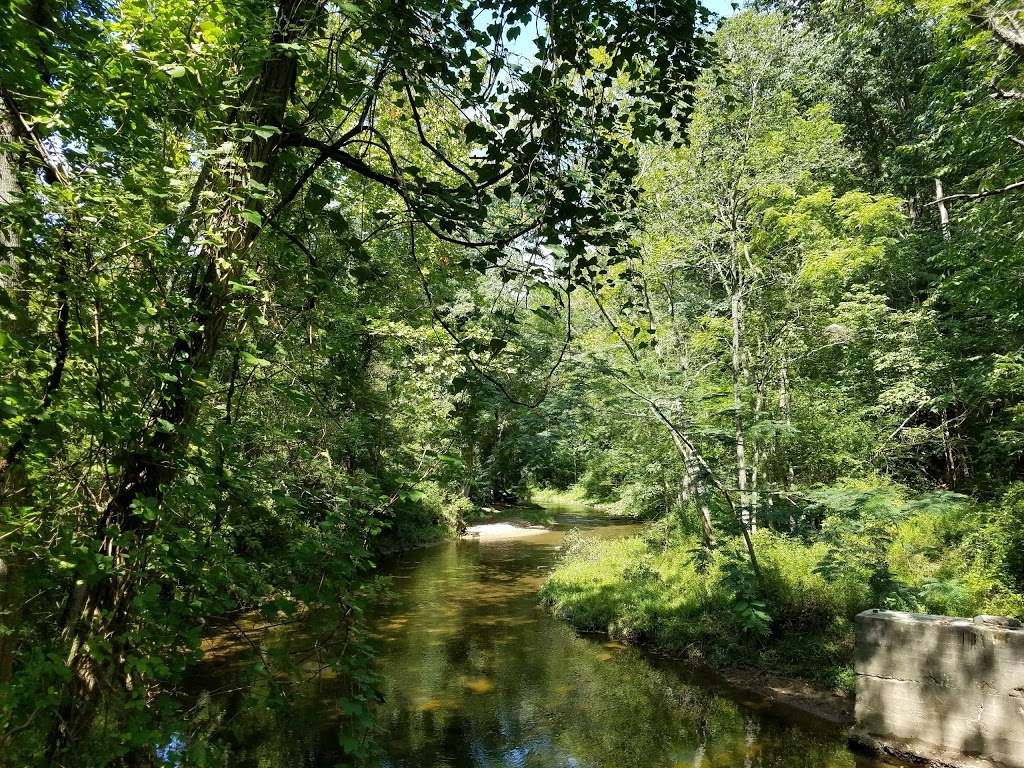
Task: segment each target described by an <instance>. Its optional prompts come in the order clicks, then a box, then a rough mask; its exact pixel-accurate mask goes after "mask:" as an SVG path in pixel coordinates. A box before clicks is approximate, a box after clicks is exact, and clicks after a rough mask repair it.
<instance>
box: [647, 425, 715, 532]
mask: <svg viewBox="0 0 1024 768" xmlns="http://www.w3.org/2000/svg"><path fill="white" fill-rule="evenodd" d="M655 415H656V416H658V418H659V420H660V421H665V419H664V417H663V416H662V415H661V414H658V413H657V412H656V413H655ZM666 426H668V427H669V434H670V435H671V436H672V443H673V445H675V447H676V451H677V452H678V453H679V457H680V458H681V459H682V460H683V483H684V485H685V488H686V495H687V496H688V497H689V498H691V499H693V503H694V506H695V507H696V508H697V513H698V515H699V517H700V526H701V545H702V546H703V547H704V549H705V550H706V551H709V552H710V551H711V550H712V549H714V548H715V529H714V526H713V525H712V523H711V508H710V507H709V506H708V494H707V489H706V488H705V487H704V483H703V481H702V480H701V473H700V464H699V462H698V461H697V457H696V456H695V455H694V452H693V450H692V449H691V448H690V446H689V445H687V443H686V441H685V440H683V438H682V436H681V435H680V434H679V431H678V427H675V426H674V425H669V424H666Z"/></svg>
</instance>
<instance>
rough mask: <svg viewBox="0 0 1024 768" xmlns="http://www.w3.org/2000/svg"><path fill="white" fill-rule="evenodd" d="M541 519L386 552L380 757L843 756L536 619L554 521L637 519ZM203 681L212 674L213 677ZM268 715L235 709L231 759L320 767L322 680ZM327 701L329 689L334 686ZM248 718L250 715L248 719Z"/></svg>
mask: <svg viewBox="0 0 1024 768" xmlns="http://www.w3.org/2000/svg"><path fill="white" fill-rule="evenodd" d="M552 511H553V519H550V520H549V521H548V522H549V523H550V525H549V527H550V531H549V532H546V533H542V534H539V535H537V534H533V535H530V536H526V537H523V538H520V539H507V538H506V539H502V540H495V541H486V540H462V541H458V542H448V543H445V544H442V545H439V546H436V547H432V548H429V549H424V550H419V551H416V552H411V553H407V554H405V555H402V556H399V557H395V558H393V559H391V560H390V561H389V562H388V563H387V564H385V565H384V566H383V570H384V571H385V572H386V573H387V574H388V575H390V576H391V577H392V580H393V581H392V586H393V591H394V596H393V599H392V600H391V601H389V603H388V604H387V605H386V606H384V607H382V608H381V609H380V610H379V612H378V613H377V614H376V615H374V616H372V617H370V618H371V625H372V627H373V631H374V640H373V644H374V648H375V651H376V653H377V654H378V662H379V669H380V672H381V675H382V678H383V692H384V698H385V701H384V703H383V704H382V705H381V706H380V707H379V709H378V713H377V718H378V729H379V733H380V744H381V745H382V750H383V758H382V761H381V764H382V765H383V766H387V767H388V768H399V767H402V768H427V767H431V766H450V767H451V768H457V767H458V768H461V767H462V766H466V767H469V766H473V767H474V768H485V767H486V768H489V767H491V766H493V767H494V768H498V767H499V766H500V767H502V768H504V767H506V766H507V767H509V768H512V767H517V768H518V767H520V766H521V767H523V768H528V767H533V766H538V767H539V766H544V767H545V768H547V767H551V768H554V767H555V766H558V767H562V766H565V767H569V766H579V767H580V768H582V767H583V766H594V767H595V768H596V767H597V766H607V767H608V768H630V767H632V766H635V767H636V768H640V767H641V766H643V767H644V768H653V767H655V766H666V768H674V767H676V766H678V767H683V766H685V767H686V768H691V767H692V768H719V767H720V768H740V767H744V768H747V767H749V768H776V767H777V768H854V766H860V767H862V768H863V767H864V766H868V765H872V764H871V763H868V762H866V761H865V760H864V758H860V757H855V756H854V755H853V754H852V753H851V752H849V751H848V749H847V748H846V738H845V730H844V729H843V728H841V727H840V726H835V725H828V724H823V723H822V722H819V721H817V720H815V719H814V718H812V717H811V716H809V715H801V714H799V713H789V714H788V715H785V714H780V712H779V711H778V710H774V709H765V708H762V707H759V706H758V705H757V703H756V702H743V701H740V700H739V699H738V698H737V697H736V696H734V695H732V694H729V693H728V692H727V691H725V690H723V689H721V688H719V687H717V686H715V685H713V684H712V685H709V684H708V682H707V681H706V680H700V679H698V678H696V677H694V676H693V675H692V674H689V675H688V674H687V673H686V672H685V671H681V670H680V669H678V668H677V667H675V666H674V665H672V664H668V663H664V662H661V661H657V662H655V661H652V660H651V659H650V658H649V657H647V656H646V655H645V654H644V653H643V652H642V651H640V650H638V649H636V648H631V647H627V646H624V645H621V644H619V643H615V642H610V641H608V640H606V639H601V638H596V637H581V636H579V635H577V634H576V633H574V632H573V631H572V630H571V629H570V628H569V627H568V626H567V625H565V624H563V623H561V622H559V621H556V620H554V619H553V618H551V617H550V616H548V615H547V614H546V613H545V612H544V610H543V609H542V608H540V607H539V606H538V604H537V598H536V593H537V589H538V588H539V586H540V584H541V583H542V581H543V579H544V578H545V576H546V574H547V573H548V572H549V571H550V570H551V569H552V568H553V567H554V565H555V563H556V561H557V557H558V549H559V546H560V543H561V541H562V539H563V538H564V536H565V533H566V531H568V530H569V529H571V528H578V529H581V530H583V531H584V533H583V535H585V536H622V535H625V534H628V533H630V532H631V531H633V530H635V528H636V526H632V525H623V524H621V523H617V522H613V521H610V520H609V519H607V518H604V517H602V516H600V515H595V514H594V513H593V512H591V511H588V510H586V509H585V508H554V509H553V510H552ZM213 679H214V678H213V677H211V683H212V681H213ZM310 685H311V686H312V687H311V688H310V690H308V691H305V692H304V694H303V696H302V697H301V698H300V699H298V700H296V701H295V702H294V706H293V707H292V708H291V709H290V710H289V711H288V712H285V713H279V714H280V715H281V716H279V717H273V716H272V715H266V714H264V713H259V712H244V711H243V712H235V713H234V714H232V715H230V716H232V717H236V718H238V727H239V728H242V729H245V730H246V733H248V734H249V737H250V739H251V741H250V744H251V746H250V747H248V748H246V749H244V750H241V751H236V752H235V753H233V755H232V758H233V759H232V760H231V761H230V762H231V763H232V764H237V765H256V764H259V765H265V766H278V765H280V766H286V765H287V766H296V765H306V766H317V767H319V766H333V765H336V764H337V763H338V761H339V759H340V750H339V748H338V746H337V744H338V733H337V723H336V721H335V720H334V719H332V716H331V712H332V704H331V702H332V700H333V698H332V693H333V692H332V690H331V685H330V681H329V680H327V681H324V680H317V681H315V682H311V684H310ZM335 698H336V697H335ZM251 717H255V718H256V719H257V721H258V722H260V723H261V725H259V726H256V727H251V726H248V725H246V724H245V723H246V719H247V718H251Z"/></svg>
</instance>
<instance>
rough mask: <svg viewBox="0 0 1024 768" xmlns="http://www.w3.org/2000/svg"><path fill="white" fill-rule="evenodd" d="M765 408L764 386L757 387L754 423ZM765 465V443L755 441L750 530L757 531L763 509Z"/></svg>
mask: <svg viewBox="0 0 1024 768" xmlns="http://www.w3.org/2000/svg"><path fill="white" fill-rule="evenodd" d="M763 406H764V384H763V383H759V384H758V385H757V396H756V397H755V398H754V423H755V424H757V423H758V421H760V419H761V410H762V408H763ZM763 463H764V446H763V441H761V440H759V439H755V440H754V461H753V465H752V466H751V468H750V530H752V531H754V530H757V522H758V521H757V517H758V512H759V511H760V507H761V498H760V492H759V489H758V483H759V482H760V480H761V466H762V465H763Z"/></svg>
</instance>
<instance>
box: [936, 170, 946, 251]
mask: <svg viewBox="0 0 1024 768" xmlns="http://www.w3.org/2000/svg"><path fill="white" fill-rule="evenodd" d="M944 197H945V194H944V193H943V191H942V179H940V178H939V177H938V176H936V177H935V202H936V205H937V207H938V209H939V226H940V227H941V228H942V239H943V240H949V208H948V207H947V205H946V201H945V200H944V199H943V198H944Z"/></svg>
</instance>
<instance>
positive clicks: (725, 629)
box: [540, 528, 869, 708]
mask: <svg viewBox="0 0 1024 768" xmlns="http://www.w3.org/2000/svg"><path fill="white" fill-rule="evenodd" d="M755 544H756V546H757V549H758V555H759V558H760V559H761V561H762V569H763V571H764V574H765V582H766V584H765V588H766V590H767V593H768V594H767V597H766V598H755V597H751V596H750V593H751V591H752V585H751V584H749V583H745V582H742V581H740V580H739V579H738V578H737V567H736V565H735V564H736V562H737V554H738V553H737V552H735V551H733V548H731V547H730V546H729V545H726V546H723V547H722V548H721V550H720V551H718V552H716V553H715V554H714V555H713V556H712V557H711V558H710V559H709V560H708V561H707V562H705V563H703V567H701V566H700V564H698V563H697V562H696V559H695V549H696V542H694V541H692V540H690V539H689V538H685V537H684V538H679V537H675V536H673V535H671V534H666V533H665V532H664V531H662V530H660V529H657V528H652V529H649V530H648V531H647V532H646V533H644V534H641V535H638V536H633V537H629V538H625V539H621V540H617V541H608V542H587V541H582V540H580V541H576V540H572V539H570V540H569V542H568V544H567V546H566V547H565V549H564V552H563V559H562V561H561V563H560V564H559V566H558V568H556V570H555V571H554V572H553V573H552V574H551V575H550V577H549V578H548V580H547V581H546V582H545V584H544V586H543V587H542V589H541V592H540V597H541V601H542V602H543V603H544V604H545V605H546V606H547V607H548V608H549V610H550V611H551V612H552V613H553V614H554V615H555V616H557V617H559V618H561V619H563V620H565V621H567V622H569V623H570V624H571V625H573V626H574V627H575V628H576V629H579V630H584V631H598V632H606V633H607V634H608V635H609V636H610V637H611V638H613V639H616V640H620V641H623V642H627V643H634V644H638V645H641V646H644V647H647V648H650V649H652V650H654V651H655V652H657V653H659V654H663V655H665V656H669V657H672V658H679V659H685V660H687V661H688V662H690V663H695V664H700V665H706V666H708V667H710V668H712V669H715V670H716V671H719V672H720V673H722V674H723V675H726V676H728V677H732V678H734V679H735V680H736V681H737V682H740V681H743V680H746V681H747V685H745V686H744V687H753V688H757V689H764V690H769V689H778V690H780V691H781V690H783V689H786V690H790V691H798V690H802V683H806V684H808V685H811V686H813V687H814V690H815V691H819V692H822V693H825V692H831V693H832V694H834V695H836V696H838V697H843V696H848V695H849V694H850V692H851V691H852V688H853V679H854V678H853V670H852V655H853V625H852V621H851V619H852V617H853V616H854V615H855V614H856V613H857V612H858V611H859V610H862V609H863V607H866V605H865V604H866V602H867V601H868V600H869V595H868V594H867V592H866V590H864V589H861V588H860V585H858V584H857V583H856V582H854V581H851V580H843V579H835V580H831V581H826V579H825V578H824V577H823V576H822V575H821V574H820V573H819V572H817V570H816V565H817V563H818V562H820V560H821V556H822V553H821V551H820V548H814V547H808V546H801V545H798V544H794V543H793V542H790V541H785V542H783V541H780V540H779V537H776V536H774V535H773V534H770V533H767V532H765V533H760V534H758V535H757V536H756V537H755ZM740 578H742V574H740ZM810 659H813V663H811V662H809V660H810ZM746 670H757V671H758V672H757V674H756V675H755V674H752V673H750V672H747V671H746ZM798 681H800V684H798ZM819 698H821V697H819ZM838 706H839V703H838V701H836V702H834V706H833V708H835V707H838Z"/></svg>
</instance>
